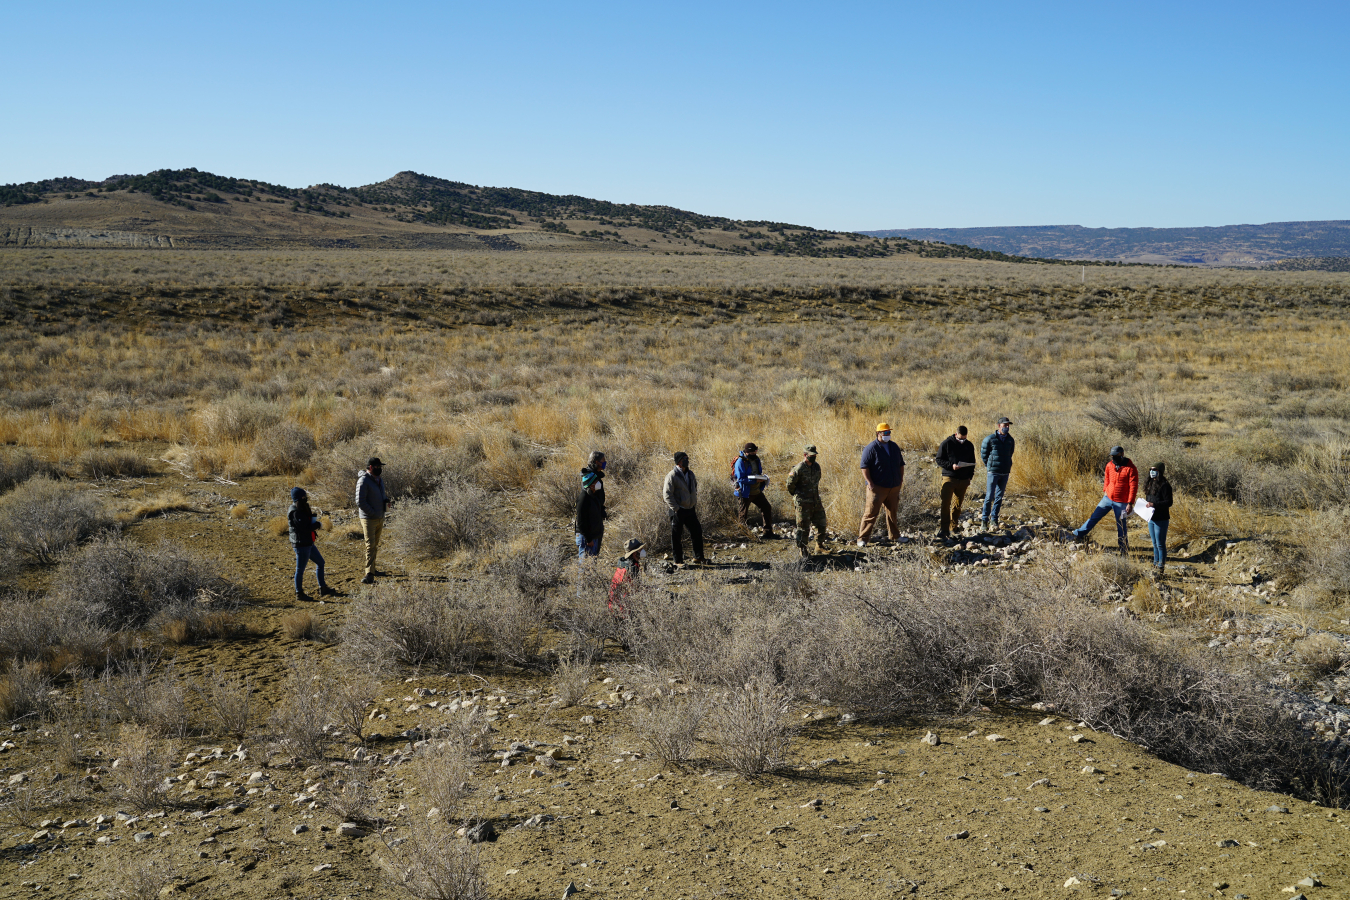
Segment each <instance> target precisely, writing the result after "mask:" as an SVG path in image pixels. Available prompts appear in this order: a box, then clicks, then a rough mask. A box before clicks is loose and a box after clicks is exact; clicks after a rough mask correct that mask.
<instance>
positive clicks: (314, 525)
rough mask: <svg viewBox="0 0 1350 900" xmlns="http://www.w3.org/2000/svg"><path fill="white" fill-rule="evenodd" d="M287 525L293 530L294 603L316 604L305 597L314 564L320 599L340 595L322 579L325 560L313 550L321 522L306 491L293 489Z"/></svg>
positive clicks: (316, 550) (316, 548) (311, 598)
mask: <svg viewBox="0 0 1350 900" xmlns="http://www.w3.org/2000/svg"><path fill="white" fill-rule="evenodd" d="M286 522H287V524H288V525H289V527H290V532H291V546H292V547H293V548H295V599H297V600H313V599H314V598H313V597H311V596H309V595H308V594H306V593H305V588H304V583H305V581H304V579H305V567H306V566H307V565H308V564H309V561H310V560H311V559H312V560H314V566H315V574H317V575H318V576H319V596H320V597H327V596H330V595H332V594H336V593H337V591H335V590H333V589H332V588H330V587H329V586H328V582H327V581H325V580H324V577H323V556H322V555H320V554H319V548H318V547H316V546H314V536H315V533H316V532H317V531H318V530H319V519H318V517H317V516H315V515H314V511H313V510H311V509H310V508H309V495H308V494H306V493H305V489H304V488H299V487H296V488H291V507H290V509H288V510H286Z"/></svg>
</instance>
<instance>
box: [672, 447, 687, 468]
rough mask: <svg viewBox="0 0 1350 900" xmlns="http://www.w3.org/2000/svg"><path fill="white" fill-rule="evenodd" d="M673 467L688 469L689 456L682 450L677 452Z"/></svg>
mask: <svg viewBox="0 0 1350 900" xmlns="http://www.w3.org/2000/svg"><path fill="white" fill-rule="evenodd" d="M675 465H676V466H678V467H679V468H681V469H687V468H689V454H688V453H685V452H684V451H683V450H680V451H678V452H677V453H676V454H675Z"/></svg>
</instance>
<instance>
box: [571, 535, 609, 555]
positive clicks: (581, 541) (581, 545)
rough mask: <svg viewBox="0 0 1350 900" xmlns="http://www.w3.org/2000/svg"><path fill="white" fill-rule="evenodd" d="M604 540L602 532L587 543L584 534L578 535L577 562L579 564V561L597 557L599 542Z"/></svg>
mask: <svg viewBox="0 0 1350 900" xmlns="http://www.w3.org/2000/svg"><path fill="white" fill-rule="evenodd" d="M604 539H605V535H604V533H603V532H602V533H601V534H597V535H596V536H595V539H594V540H589V541H588V540H586V536H585V535H584V534H578V535H577V561H578V562H580V561H581V560H583V559H585V558H586V557H588V556H599V555H600V542H601V541H603V540H604Z"/></svg>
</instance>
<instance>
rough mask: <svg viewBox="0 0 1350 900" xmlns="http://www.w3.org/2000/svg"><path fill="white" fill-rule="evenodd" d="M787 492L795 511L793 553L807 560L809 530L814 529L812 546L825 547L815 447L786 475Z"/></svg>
mask: <svg viewBox="0 0 1350 900" xmlns="http://www.w3.org/2000/svg"><path fill="white" fill-rule="evenodd" d="M787 492H788V493H789V494H791V495H792V505H793V507H794V508H795V509H796V511H797V551H798V552H799V553H801V555H802V557H803V558H808V557H810V555H811V554H810V552H809V551H808V550H807V549H806V538H807V535H808V534H810V531H811V526H812V525H814V526H815V527H816V546H817V547H819V548H821V549H822V550H823V549H824V547H825V506H824V505H823V504H822V503H821V502H820V465H819V464H818V463H816V445H815V444H811V445H810V446H808V447H807V448H806V450H805V451H803V453H802V461H801V462H799V463H797V465H796V466H794V467H793V469H792V471H791V472H790V473H788V480H787Z"/></svg>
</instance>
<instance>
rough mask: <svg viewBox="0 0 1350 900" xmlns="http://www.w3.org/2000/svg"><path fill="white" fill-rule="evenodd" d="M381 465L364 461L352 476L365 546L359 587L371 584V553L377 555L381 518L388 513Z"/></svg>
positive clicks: (374, 457) (382, 530) (377, 460)
mask: <svg viewBox="0 0 1350 900" xmlns="http://www.w3.org/2000/svg"><path fill="white" fill-rule="evenodd" d="M383 472H384V463H382V462H380V458H379V457H378V456H372V457H371V458H370V459H369V460H367V461H366V467H365V469H364V470H362V471H360V472H357V473H356V511H357V513H358V514H359V515H360V517H361V535H362V537H364V538H365V543H366V576H365V577H364V578H362V579H361V583H362V584H374V583H375V576H376V575H377V574H383V573H377V572H376V571H375V554H377V553H379V552H380V535H381V534H383V533H384V515H385V513H386V512H387V511H388V510H389V495H388V494H386V493H385V491H384V477H383V475H382V473H383Z"/></svg>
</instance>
